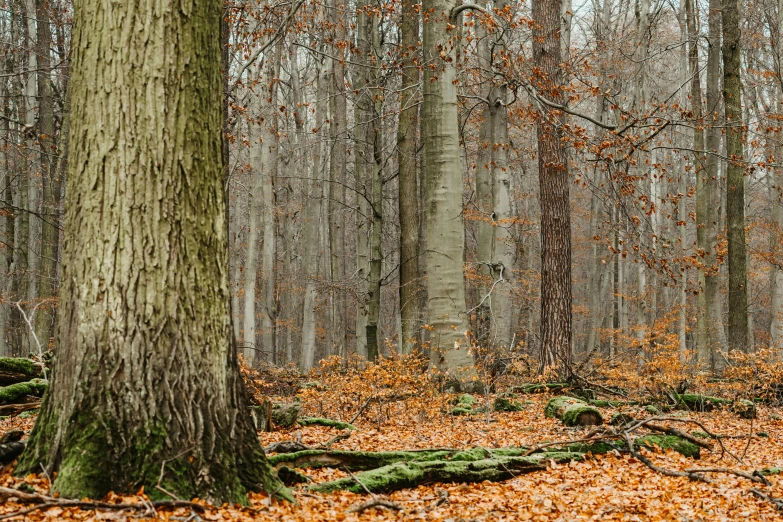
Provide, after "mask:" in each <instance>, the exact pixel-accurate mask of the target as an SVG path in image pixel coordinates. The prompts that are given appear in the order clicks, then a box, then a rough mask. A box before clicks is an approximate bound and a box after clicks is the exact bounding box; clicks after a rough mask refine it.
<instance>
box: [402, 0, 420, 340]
mask: <svg viewBox="0 0 783 522" xmlns="http://www.w3.org/2000/svg"><path fill="white" fill-rule="evenodd" d="M416 6H417V3H416V1H415V0H403V3H402V18H401V20H400V31H401V42H400V47H401V52H402V65H401V72H402V74H401V76H402V78H401V82H400V90H401V95H400V118H399V124H398V126H397V163H398V165H399V169H400V174H399V178H400V181H399V183H400V194H399V198H398V202H399V214H400V321H401V323H402V339H401V340H400V344H401V346H402V352H403V353H411V352H412V351H413V350H414V349H416V348H421V330H420V326H421V325H420V321H421V317H420V316H421V313H420V308H419V299H420V297H419V294H420V290H419V199H418V177H419V176H418V172H417V168H416V133H417V130H418V126H419V109H418V107H416V91H415V89H413V87H414V86H415V85H417V84H418V83H419V69H418V67H417V61H419V60H420V55H419V23H420V15H419V13H418V11H417V9H416Z"/></svg>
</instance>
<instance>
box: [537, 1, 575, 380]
mask: <svg viewBox="0 0 783 522" xmlns="http://www.w3.org/2000/svg"><path fill="white" fill-rule="evenodd" d="M560 11H561V2H560V1H559V0H535V1H534V2H533V8H532V14H533V19H534V20H535V22H536V23H535V25H534V26H533V61H534V63H535V65H536V67H537V68H538V69H539V70H540V71H541V74H540V76H538V77H536V78H535V79H534V84H535V87H536V89H538V91H539V92H540V93H541V94H542V95H544V96H545V97H546V98H548V99H549V100H551V101H553V102H554V103H556V104H560V105H563V104H565V97H564V93H563V91H562V85H563V75H564V73H563V71H562V69H561V68H560V63H561V56H560V53H561V44H560V31H561V24H560ZM541 112H542V113H541V114H539V116H538V118H537V120H536V135H537V139H538V179H539V186H540V194H539V197H540V200H541V352H540V359H539V371H540V372H544V371H545V370H547V369H549V368H557V369H558V373H560V374H561V376H563V377H565V373H567V372H568V371H569V367H570V362H571V335H572V334H571V322H572V315H571V208H570V206H569V205H570V202H569V185H570V180H569V176H568V160H567V157H566V151H565V144H564V142H563V140H562V138H563V136H562V126H563V124H564V123H565V115H564V114H563V113H562V112H556V111H550V110H549V109H546V108H543V107H542V108H541Z"/></svg>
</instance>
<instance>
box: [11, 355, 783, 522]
mask: <svg viewBox="0 0 783 522" xmlns="http://www.w3.org/2000/svg"><path fill="white" fill-rule="evenodd" d="M420 362H421V361H420V360H417V359H416V358H413V357H392V358H383V359H382V360H381V361H379V363H378V364H367V363H364V362H362V361H361V360H359V359H352V360H350V361H348V362H347V363H346V361H344V360H342V359H339V358H333V359H330V360H328V361H325V362H323V363H322V364H321V365H319V366H318V367H317V368H315V369H314V370H313V371H311V372H310V373H309V374H308V375H302V374H300V373H299V372H298V370H296V369H295V368H294V367H289V368H284V369H280V368H274V367H266V368H264V369H262V370H260V371H259V370H254V369H251V368H249V367H247V366H246V365H243V366H242V373H243V376H244V379H245V384H246V387H247V389H248V392H249V393H250V395H251V397H252V400H251V402H252V403H253V405H252V406H251V409H252V410H254V411H255V412H257V411H259V410H260V411H262V412H268V414H264V413H261V414H259V415H256V422H257V423H258V427H259V428H260V429H259V431H258V435H259V437H260V440H261V442H262V444H263V445H264V447H265V451H266V453H267V457H268V458H269V460H270V462H271V463H272V465H273V466H275V467H276V468H277V469H278V474H279V475H280V477H281V478H283V480H284V481H285V482H286V483H287V484H288V485H289V487H290V488H291V491H292V493H293V497H294V498H295V500H296V502H295V503H291V502H287V501H282V500H279V499H271V498H270V497H269V495H267V494H254V493H251V494H250V495H249V496H248V503H247V505H243V506H240V505H228V504H226V505H223V506H212V505H210V504H209V503H206V502H204V501H200V500H198V499H188V500H192V503H191V502H183V501H181V500H179V499H174V498H172V497H171V496H167V495H166V494H165V490H162V491H163V492H164V495H163V496H161V491H152V492H150V491H144V490H140V491H138V492H137V493H136V495H128V494H126V495H118V494H114V493H110V494H109V495H107V497H106V498H104V499H100V500H101V502H103V503H104V504H103V505H100V504H96V503H95V502H93V501H91V500H88V499H84V500H83V501H71V500H65V499H62V500H61V499H57V498H53V497H51V496H50V482H49V478H48V477H47V476H46V475H45V474H35V475H28V476H24V477H19V476H13V475H12V473H11V472H12V469H13V466H11V465H6V466H5V467H3V471H2V475H0V497H2V498H3V499H4V503H3V504H2V506H0V520H5V519H22V518H24V519H25V520H44V519H48V520H51V519H58V520H86V519H93V518H96V519H101V520H104V519H115V520H116V519H121V520H122V519H133V520H147V519H150V520H154V519H163V520H193V521H195V520H454V521H458V520H462V521H468V520H477V521H478V520H481V521H484V520H486V521H490V520H736V519H738V518H747V519H752V520H778V519H779V518H780V516H781V511H783V483H781V481H780V473H781V471H782V468H783V417H781V415H783V408H781V407H780V400H781V397H780V390H779V389H778V388H776V387H774V386H767V387H758V388H754V389H750V390H749V384H748V383H749V382H751V381H750V380H749V379H752V378H756V379H758V378H761V377H763V378H764V380H769V381H773V380H775V379H777V378H779V377H780V375H781V370H783V369H782V368H780V367H770V366H768V365H763V366H753V365H746V366H745V367H744V373H743V372H742V371H739V370H737V372H736V373H735V374H734V376H733V377H727V378H725V379H719V380H718V379H708V378H706V377H705V376H694V375H692V374H691V375H688V373H687V372H686V371H685V369H684V368H682V367H674V366H671V365H670V366H667V365H666V364H665V363H664V361H663V360H660V359H659V360H655V361H654V365H652V364H651V365H650V366H647V367H645V370H644V371H642V372H641V373H634V372H628V373H625V372H626V371H627V370H628V369H627V368H620V367H617V368H614V370H613V373H611V374H605V373H599V372H593V374H592V375H591V380H592V379H594V381H592V387H589V386H590V385H587V384H586V382H582V384H576V383H545V382H543V381H541V380H540V379H539V380H538V381H536V380H535V378H534V376H532V375H530V374H526V373H525V370H524V366H525V365H524V364H521V365H520V366H518V367H516V368H515V370H513V371H509V372H505V373H503V374H498V375H496V376H495V377H494V378H493V379H490V380H489V382H490V384H491V386H487V388H486V389H485V391H484V393H481V394H474V395H466V394H462V395H459V394H453V393H448V392H444V391H443V389H442V386H443V382H444V381H443V379H442V378H441V377H439V376H438V375H437V374H436V373H433V372H426V371H425V372H422V371H421V365H420ZM658 368H664V370H663V371H661V370H659V369H658ZM619 380H622V382H624V383H625V385H624V387H617V386H613V385H612V384H611V383H612V382H618V381H619ZM747 397H751V398H752V399H754V400H751V401H750V402H749V403H748V402H742V400H743V399H745V398H747ZM24 400H25V401H30V402H31V403H32V404H31V407H35V406H37V404H35V400H36V398H35V393H33V395H29V396H27V397H26V398H25V399H24ZM557 401H565V402H580V403H583V404H584V406H585V407H586V408H589V409H593V410H594V411H596V412H598V415H599V416H600V419H599V420H598V421H596V420H595V419H588V420H587V422H588V423H589V424H588V425H586V426H579V425H577V426H571V427H569V426H566V420H565V417H562V418H557V417H553V416H551V415H552V410H551V408H552V405H553V404H554V405H556V403H557ZM740 404H742V405H743V407H742V408H740V407H738V405H740ZM272 405H274V406H272ZM545 406H546V407H545ZM747 408H750V409H747ZM281 412H285V413H281ZM35 416H36V410H34V409H33V410H29V411H25V412H22V413H20V414H16V415H12V416H7V417H4V418H3V419H2V420H0V437H2V438H3V439H6V440H8V439H9V435H10V436H11V438H14V437H13V436H12V434H13V433H17V432H19V431H22V432H24V431H28V430H30V429H31V428H32V425H33V423H34V422H35ZM267 420H270V421H271V422H270V424H268V425H267V424H265V423H266V421H267ZM16 438H18V437H16ZM629 441H633V446H632V450H631V451H629V446H628V442H629ZM3 448H5V446H2V445H0V456H1V455H2V449H3ZM524 459H533V460H532V462H534V463H535V466H532V467H531V466H529V465H528V464H529V463H530V462H529V461H524V463H522V461H523V460H524ZM488 462H489V463H490V465H487V463H488ZM417 463H420V464H421V465H422V466H430V465H432V464H434V465H435V466H438V467H444V466H447V465H448V466H451V467H452V468H453V469H451V471H450V473H452V475H451V480H448V481H444V482H440V481H432V480H431V479H427V478H426V476H422V477H418V478H412V479H410V480H411V481H412V482H404V481H403V482H401V483H395V482H394V479H393V478H390V477H395V476H399V473H397V474H395V472H393V471H390V469H391V468H394V467H395V466H396V467H397V468H400V467H406V466H407V467H409V468H415V467H416V465H417ZM383 466H387V467H385V468H384V467H383ZM377 468H380V469H379V471H381V473H376V474H374V471H373V470H375V469H377ZM471 469H472V470H478V469H484V470H485V471H486V470H489V471H490V473H489V474H487V475H485V476H483V477H478V478H476V477H475V476H472V475H470V471H471ZM383 470H386V471H383ZM398 471H399V470H398ZM163 474H164V471H163V468H161V477H162V476H163ZM159 483H160V482H159ZM326 491H328V492H326ZM150 498H152V499H155V500H154V501H152V500H150ZM107 504H111V505H112V506H107Z"/></svg>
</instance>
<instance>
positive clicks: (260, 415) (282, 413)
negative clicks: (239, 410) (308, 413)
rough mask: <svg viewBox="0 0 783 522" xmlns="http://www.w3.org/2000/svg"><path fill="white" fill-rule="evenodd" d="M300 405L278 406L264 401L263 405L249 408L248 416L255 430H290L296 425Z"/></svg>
mask: <svg viewBox="0 0 783 522" xmlns="http://www.w3.org/2000/svg"><path fill="white" fill-rule="evenodd" d="M301 411H302V405H301V404H299V403H298V402H292V403H291V404H280V403H272V402H270V401H265V402H264V403H263V404H259V405H256V406H251V407H250V416H251V417H252V418H253V422H254V423H255V425H256V429H257V430H261V431H272V429H273V428H274V427H278V428H290V427H291V426H293V425H294V424H295V423H296V420H297V418H298V417H299V414H300V413H301Z"/></svg>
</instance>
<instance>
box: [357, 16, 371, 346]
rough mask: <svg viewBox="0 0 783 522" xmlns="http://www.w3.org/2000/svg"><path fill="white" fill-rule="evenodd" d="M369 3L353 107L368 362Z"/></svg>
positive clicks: (361, 310)
mask: <svg viewBox="0 0 783 522" xmlns="http://www.w3.org/2000/svg"><path fill="white" fill-rule="evenodd" d="M368 6H369V2H368V1H367V0H361V1H360V2H357V6H356V7H357V14H356V18H357V21H358V23H357V28H356V40H357V56H356V58H355V60H356V61H357V62H358V64H357V66H356V69H355V71H354V76H355V78H356V80H355V81H354V90H356V91H357V94H356V101H355V103H354V122H355V126H356V130H355V131H354V140H355V147H354V148H355V150H356V163H355V166H354V172H355V178H356V183H355V186H356V190H357V191H358V192H357V198H356V199H357V207H358V210H359V211H358V213H357V216H356V280H357V283H358V291H357V295H358V298H357V301H356V353H357V354H359V355H361V356H363V357H367V358H369V355H370V354H369V352H370V349H369V345H368V339H367V325H368V323H369V313H370V312H369V301H370V292H371V289H370V281H369V277H370V234H371V232H372V231H371V228H372V204H371V200H372V187H371V186H369V187H368V183H367V182H368V180H370V179H371V177H372V169H373V163H374V161H373V158H372V154H373V152H372V150H373V148H372V146H371V144H372V143H373V140H374V136H373V130H374V126H373V124H372V121H371V120H372V117H373V116H372V114H373V103H372V93H371V90H370V81H371V74H370V68H368V67H365V66H363V65H364V64H370V53H371V52H372V28H373V21H372V16H373V14H372V11H371V10H369V9H368Z"/></svg>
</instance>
